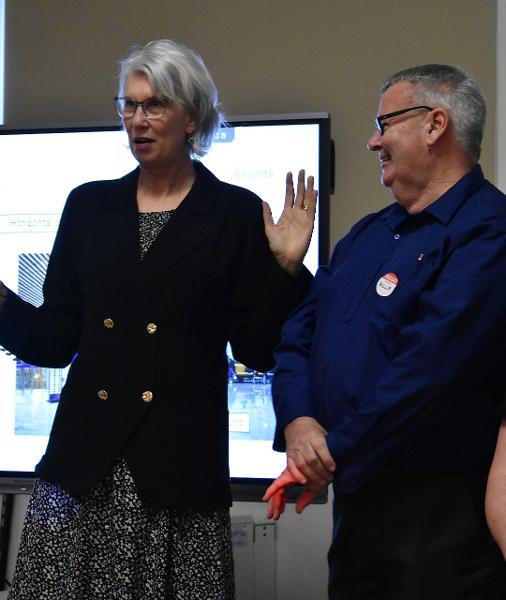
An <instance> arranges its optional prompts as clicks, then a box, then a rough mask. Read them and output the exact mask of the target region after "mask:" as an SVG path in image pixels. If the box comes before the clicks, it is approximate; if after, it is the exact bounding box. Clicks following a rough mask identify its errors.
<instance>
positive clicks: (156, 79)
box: [118, 40, 223, 156]
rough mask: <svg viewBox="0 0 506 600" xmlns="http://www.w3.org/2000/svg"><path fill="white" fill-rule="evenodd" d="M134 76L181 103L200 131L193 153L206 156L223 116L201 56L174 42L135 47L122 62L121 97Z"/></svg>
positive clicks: (196, 133) (194, 138)
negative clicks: (129, 77)
mask: <svg viewBox="0 0 506 600" xmlns="http://www.w3.org/2000/svg"><path fill="white" fill-rule="evenodd" d="M133 73H140V74H143V75H145V76H146V77H147V79H148V81H149V84H150V86H151V88H152V89H153V92H154V93H155V94H160V95H162V96H166V97H167V98H169V99H170V100H173V101H176V102H178V103H179V104H181V105H182V106H183V108H184V109H185V110H186V112H187V113H188V114H189V115H190V116H191V117H192V118H194V119H195V120H196V122H197V127H196V129H195V131H194V132H193V133H192V134H191V136H190V137H189V139H188V144H189V151H190V153H191V154H192V155H193V156H204V155H205V154H206V152H207V151H208V150H209V147H210V146H211V143H212V141H213V138H214V135H215V133H216V131H217V130H218V128H219V127H220V125H221V123H222V122H223V115H222V113H221V110H220V106H219V102H218V92H217V90H216V86H215V84H214V81H213V79H212V77H211V75H210V73H209V71H208V70H207V67H206V66H205V64H204V61H203V60H202V58H201V57H200V55H199V54H197V53H196V52H195V51H194V50H191V49H190V48H188V47H187V46H185V45H184V44H180V43H178V42H174V41H172V40H153V41H152V42H149V43H147V44H146V45H145V46H143V47H134V48H132V50H131V51H130V53H129V54H128V56H127V57H126V58H124V59H123V60H121V61H120V73H119V92H118V96H123V94H124V90H125V85H126V81H127V79H128V76H129V75H131V74H133Z"/></svg>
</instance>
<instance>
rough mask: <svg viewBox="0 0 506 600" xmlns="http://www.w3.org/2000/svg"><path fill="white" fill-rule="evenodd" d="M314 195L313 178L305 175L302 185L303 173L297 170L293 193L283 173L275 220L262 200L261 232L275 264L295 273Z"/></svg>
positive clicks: (309, 229) (311, 215)
mask: <svg viewBox="0 0 506 600" xmlns="http://www.w3.org/2000/svg"><path fill="white" fill-rule="evenodd" d="M317 196H318V192H317V191H316V190H315V189H314V178H313V177H308V178H307V188H306V183H305V173H304V171H303V170H301V171H299V176H298V179H297V194H296V195H295V194H294V190H293V179H292V174H291V173H288V174H287V176H286V193H285V205H284V208H283V212H282V213H281V216H280V217H279V220H278V222H277V223H274V219H273V218H272V213H271V209H270V207H269V205H268V204H267V202H264V203H263V216H264V226H265V235H266V236H267V239H268V241H269V246H270V249H271V251H272V253H273V255H274V257H275V258H276V260H277V261H278V264H279V265H280V267H282V268H283V269H285V271H288V273H291V274H294V273H296V272H297V271H298V270H299V269H300V267H301V265H302V260H303V259H304V256H305V255H306V252H307V249H308V247H309V242H310V241H311V235H312V233H313V225H314V219H315V214H316V198H317Z"/></svg>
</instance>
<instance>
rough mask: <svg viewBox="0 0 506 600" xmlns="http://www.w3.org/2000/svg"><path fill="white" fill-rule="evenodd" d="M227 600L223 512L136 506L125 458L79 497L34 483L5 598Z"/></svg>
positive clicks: (229, 567) (230, 594) (227, 541)
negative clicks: (88, 491)
mask: <svg viewBox="0 0 506 600" xmlns="http://www.w3.org/2000/svg"><path fill="white" fill-rule="evenodd" d="M40 598H44V600H74V599H76V600H165V599H169V600H233V598H234V576H233V559H232V545H231V534H230V516H229V511H228V509H224V510H219V511H195V510H179V509H166V510H154V509H146V508H143V507H142V506H141V503H140V500H139V498H138V496H137V492H136V489H135V484H134V481H133V479H132V476H131V474H130V471H129V469H128V465H127V464H126V462H125V461H124V460H119V461H118V462H117V464H116V465H115V466H114V468H113V470H112V473H111V474H110V475H109V476H107V477H105V478H104V479H103V480H102V481H100V482H99V483H98V484H97V485H96V486H95V487H94V488H93V490H92V491H91V492H90V493H89V494H87V495H86V496H83V497H80V498H75V497H73V496H70V495H69V494H67V493H66V492H64V491H63V490H62V489H61V488H60V487H59V486H56V485H53V484H50V483H48V482H45V481H42V480H40V479H39V480H37V481H36V483H35V487H34V490H33V493H32V497H31V498H30V502H29V504H28V509H27V513H26V518H25V523H24V526H23V533H22V536H21V544H20V548H19V552H18V559H17V564H16V571H15V574H14V580H13V583H12V589H11V591H10V593H9V596H8V600H39V599H40Z"/></svg>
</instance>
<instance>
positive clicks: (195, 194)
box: [141, 162, 219, 284]
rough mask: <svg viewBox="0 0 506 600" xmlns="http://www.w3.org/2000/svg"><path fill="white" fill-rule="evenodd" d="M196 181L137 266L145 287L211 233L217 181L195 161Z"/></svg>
mask: <svg viewBox="0 0 506 600" xmlns="http://www.w3.org/2000/svg"><path fill="white" fill-rule="evenodd" d="M195 168H196V169H197V178H196V179H195V182H194V184H193V186H192V189H191V190H190V192H189V193H188V195H187V196H186V198H185V199H184V200H183V202H182V203H181V204H180V205H179V207H178V208H177V210H176V212H175V214H174V216H173V217H172V218H171V219H170V221H168V223H167V224H166V225H165V226H164V228H163V229H162V231H161V232H160V234H159V236H158V238H157V239H156V240H155V241H154V242H153V245H152V246H151V247H150V249H149V250H148V252H147V253H146V255H145V257H144V259H143V260H142V263H141V270H142V273H143V276H144V281H145V283H146V284H148V283H149V282H150V281H152V280H153V279H154V278H156V277H157V276H158V275H159V274H160V273H161V272H162V271H164V270H165V269H167V268H169V267H170V266H172V265H174V264H175V263H176V262H179V261H181V260H183V259H184V258H185V256H187V255H188V254H189V253H191V252H192V251H193V250H195V249H196V248H198V247H199V246H200V245H201V244H202V243H203V242H204V241H205V240H206V238H207V237H208V236H209V235H210V234H211V228H210V224H211V220H210V219H211V217H212V213H213V212H214V209H215V200H216V194H217V191H218V188H219V181H218V179H216V177H214V175H212V173H211V172H210V171H208V170H207V169H206V168H205V167H204V166H203V165H202V164H201V163H198V162H196V163H195Z"/></svg>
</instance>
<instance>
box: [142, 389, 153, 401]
mask: <svg viewBox="0 0 506 600" xmlns="http://www.w3.org/2000/svg"><path fill="white" fill-rule="evenodd" d="M142 399H143V400H144V402H146V404H147V403H148V402H151V400H153V392H150V391H149V390H147V391H146V392H143V394H142Z"/></svg>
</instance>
